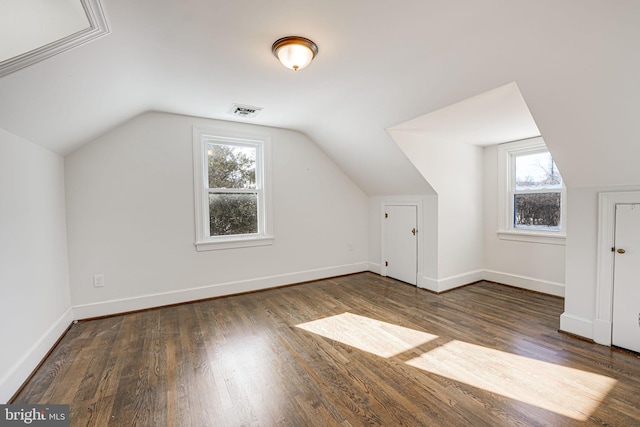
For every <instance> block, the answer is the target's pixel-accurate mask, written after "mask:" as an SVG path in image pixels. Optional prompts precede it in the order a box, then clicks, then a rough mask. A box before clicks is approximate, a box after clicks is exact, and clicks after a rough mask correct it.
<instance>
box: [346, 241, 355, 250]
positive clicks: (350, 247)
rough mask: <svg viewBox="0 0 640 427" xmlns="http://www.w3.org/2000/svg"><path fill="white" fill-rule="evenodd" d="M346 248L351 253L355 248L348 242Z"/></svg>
mask: <svg viewBox="0 0 640 427" xmlns="http://www.w3.org/2000/svg"><path fill="white" fill-rule="evenodd" d="M347 247H348V248H349V250H350V251H352V250H353V249H354V248H355V246H354V244H353V242H349V243H348V244H347Z"/></svg>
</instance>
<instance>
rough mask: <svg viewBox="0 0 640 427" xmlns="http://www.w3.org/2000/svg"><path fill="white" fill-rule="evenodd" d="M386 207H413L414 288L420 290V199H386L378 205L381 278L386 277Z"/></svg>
mask: <svg viewBox="0 0 640 427" xmlns="http://www.w3.org/2000/svg"><path fill="white" fill-rule="evenodd" d="M387 206H415V208H416V225H417V229H418V230H417V244H418V247H417V252H416V257H417V258H418V259H417V266H418V271H416V287H418V288H420V287H421V286H420V282H421V280H420V279H421V277H422V271H424V268H423V267H424V261H423V259H422V254H423V251H422V250H423V243H422V242H423V238H422V230H423V227H422V215H423V214H422V200H421V199H417V198H416V199H407V198H403V199H397V200H396V199H392V198H388V199H382V201H381V204H380V218H381V219H380V222H381V226H380V275H381V276H385V277H386V276H387V267H386V266H385V265H384V261H385V259H386V256H385V251H384V246H385V243H384V239H385V236H386V234H385V232H386V227H385V220H384V214H385V210H386V208H387Z"/></svg>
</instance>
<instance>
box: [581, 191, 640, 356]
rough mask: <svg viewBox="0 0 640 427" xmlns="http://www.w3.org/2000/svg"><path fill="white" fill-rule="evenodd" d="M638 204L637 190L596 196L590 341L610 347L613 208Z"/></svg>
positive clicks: (638, 195) (614, 213) (613, 237)
mask: <svg viewBox="0 0 640 427" xmlns="http://www.w3.org/2000/svg"><path fill="white" fill-rule="evenodd" d="M630 204H640V191H620V192H605V193H599V194H598V260H597V273H596V274H597V276H596V318H595V319H594V320H593V340H594V341H595V342H597V343H598V344H603V345H608V346H611V337H612V335H613V333H612V332H613V282H614V276H613V275H614V264H613V263H614V252H612V251H611V248H613V247H614V243H615V232H616V206H617V205H630Z"/></svg>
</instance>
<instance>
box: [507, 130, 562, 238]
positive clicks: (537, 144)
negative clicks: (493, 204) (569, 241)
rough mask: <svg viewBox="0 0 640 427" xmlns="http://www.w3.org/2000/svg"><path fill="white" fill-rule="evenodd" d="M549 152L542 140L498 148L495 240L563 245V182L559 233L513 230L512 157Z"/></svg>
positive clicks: (526, 141)
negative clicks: (496, 227) (536, 152)
mask: <svg viewBox="0 0 640 427" xmlns="http://www.w3.org/2000/svg"><path fill="white" fill-rule="evenodd" d="M535 151H548V148H547V145H546V144H545V143H544V140H543V139H542V138H541V137H537V138H531V139H525V140H521V141H515V142H509V143H506V144H501V145H499V146H498V238H500V239H503V240H516V241H522V242H531V243H546V244H552V245H564V244H565V242H566V224H567V209H566V206H567V205H566V200H567V189H566V186H565V185H564V181H563V183H562V190H561V191H560V200H561V201H560V203H561V205H562V207H561V218H560V226H561V228H560V230H558V231H547V230H531V229H529V230H522V229H517V228H514V227H513V202H512V200H511V197H510V196H511V192H512V188H511V185H512V182H513V175H514V173H515V164H514V162H513V161H512V156H514V155H516V154H520V153H527V152H535Z"/></svg>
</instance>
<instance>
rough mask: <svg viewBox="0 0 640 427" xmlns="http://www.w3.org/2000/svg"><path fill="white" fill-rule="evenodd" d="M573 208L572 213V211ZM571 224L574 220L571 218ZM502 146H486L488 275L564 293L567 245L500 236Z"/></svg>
mask: <svg viewBox="0 0 640 427" xmlns="http://www.w3.org/2000/svg"><path fill="white" fill-rule="evenodd" d="M571 211H572V209H569V210H568V212H571ZM569 223H571V221H569ZM498 228H499V224H498V146H497V145H496V146H490V147H485V148H484V268H485V270H486V271H485V278H486V279H488V280H493V281H496V282H499V283H504V284H508V285H513V286H518V287H522V288H526V289H530V290H534V291H539V292H545V293H549V294H553V295H558V296H563V295H564V281H565V246H564V245H555V244H546V243H531V242H521V241H512V240H501V239H499V238H498V234H497V231H498Z"/></svg>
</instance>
